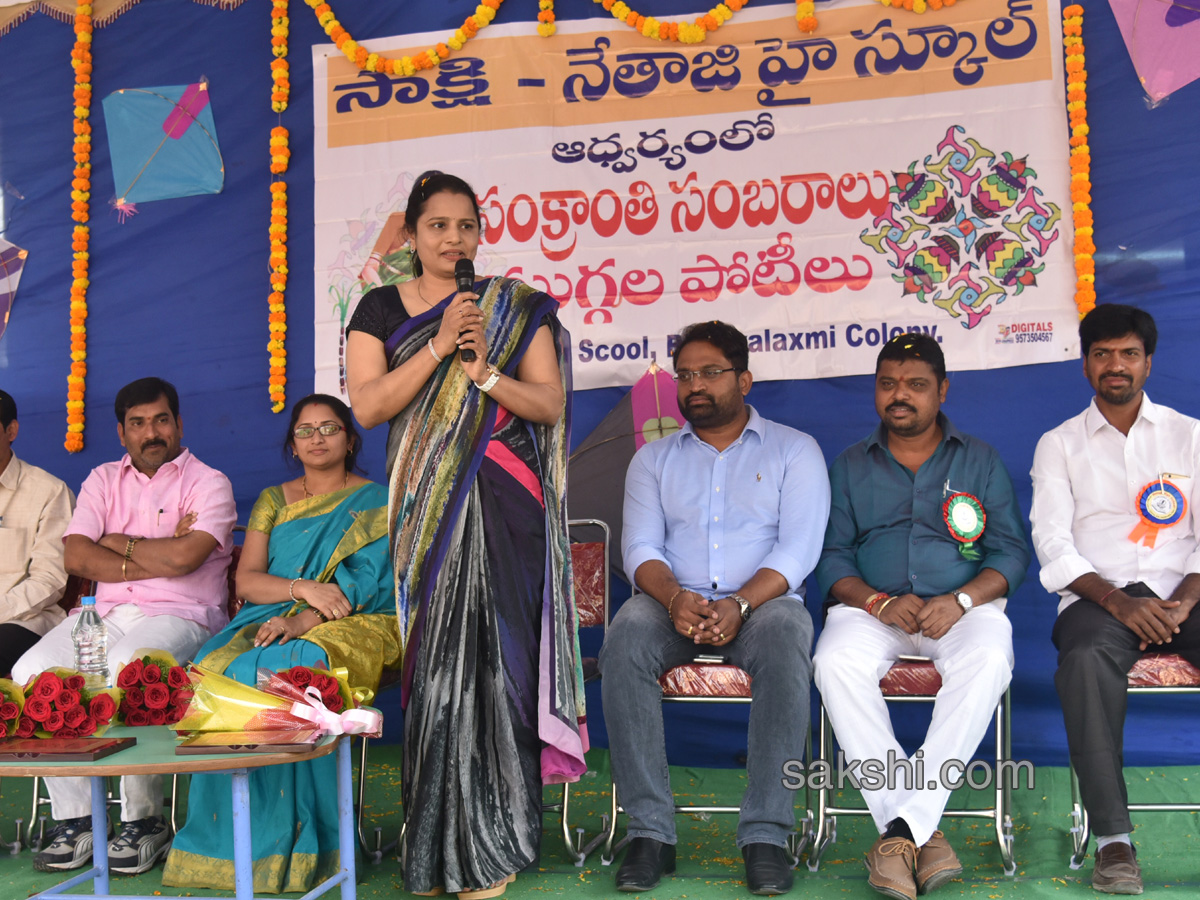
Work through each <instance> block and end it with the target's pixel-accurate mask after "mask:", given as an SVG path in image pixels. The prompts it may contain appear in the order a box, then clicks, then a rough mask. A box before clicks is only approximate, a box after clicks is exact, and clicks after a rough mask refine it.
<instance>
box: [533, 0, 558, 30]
mask: <svg viewBox="0 0 1200 900" xmlns="http://www.w3.org/2000/svg"><path fill="white" fill-rule="evenodd" d="M556 31H558V26H557V25H555V24H554V0H538V27H537V33H538V34H540V35H541V36H542V37H550V35H552V34H554V32H556Z"/></svg>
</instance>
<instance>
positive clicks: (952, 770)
mask: <svg viewBox="0 0 1200 900" xmlns="http://www.w3.org/2000/svg"><path fill="white" fill-rule="evenodd" d="M948 388H949V381H948V380H947V379H946V363H945V359H944V357H943V356H942V351H941V348H940V347H939V346H938V344H937V341H936V340H934V339H933V338H931V337H928V336H926V335H921V334H903V335H899V336H897V337H896V338H894V339H893V340H891V341H889V342H888V343H887V344H885V345H884V347H883V349H882V350H880V352H879V357H878V360H877V361H876V366H875V408H876V411H877V412H878V413H879V418H880V420H881V421H880V424H879V427H878V428H876V429H875V431H873V432H872V433H871V434H870V435H869V436H868V437H867V438H866V439H865V440H863V441H860V442H859V443H857V444H854V445H852V446H851V447H849V448H847V449H846V450H845V451H844V452H843V453H842V454H841V455H840V456H839V457H838V458H837V459H836V460H835V461H834V463H833V465H832V466H831V468H830V471H829V480H830V486H831V489H832V505H831V509H830V515H829V526H828V528H827V530H826V532H825V547H824V550H823V551H822V554H821V561H820V563H819V564H818V565H817V570H816V571H817V580H818V582H819V583H820V586H821V592H822V595H823V596H824V597H825V598H826V601H827V602H828V603H829V604H832V606H831V608H830V610H829V615H828V618H827V620H826V623H825V627H824V630H823V632H822V634H821V638H820V640H819V641H818V643H817V650H816V653H815V655H814V659H813V662H814V665H815V673H814V675H815V680H816V683H817V687H818V688H819V689H820V691H821V697H822V699H823V701H824V703H825V707H826V709H827V710H828V711H829V717H830V719H831V721H832V723H833V728H834V732H835V734H836V735H837V738H838V743H839V744H840V745H841V747H842V750H843V751H844V753H845V755H846V758H847V760H859V761H861V762H864V763H865V762H866V761H868V760H877V761H878V764H879V765H880V766H881V767H882V771H883V772H884V778H885V779H886V782H887V783H886V784H884V786H883V787H881V788H880V789H878V790H867V789H865V786H864V791H863V795H864V798H865V799H866V801H867V806H868V807H869V808H870V810H871V814H872V816H873V817H874V819H875V824H876V826H877V827H878V828H879V831H880V835H881V836H880V838H879V840H878V841H877V842H876V843H875V845H874V846H873V847H872V848H871V851H870V852H869V853H868V855H867V867H868V868H869V869H870V873H871V874H870V883H871V886H872V887H874V888H875V889H876V890H878V891H880V892H881V893H884V894H887V895H888V896H891V897H901V898H903V897H907V898H915V897H916V895H917V893H918V891H919V892H920V893H922V894H925V893H928V892H929V891H931V890H933V889H934V888H936V887H938V886H940V885H942V884H944V883H945V882H946V881H949V880H950V879H951V878H954V877H955V876H957V875H959V874H961V872H962V866H961V865H960V864H959V862H958V859H957V857H956V856H955V854H954V850H953V848H951V847H950V844H949V843H948V842H947V841H946V839H945V837H944V836H943V835H942V833H941V832H940V831H938V830H937V828H938V823H939V821H940V819H941V816H942V810H943V809H945V806H946V801H947V800H948V799H949V796H950V790H951V785H950V783H951V782H954V781H956V779H957V778H959V777H961V774H962V773H961V769H962V765H961V761H965V760H969V759H970V758H971V756H972V754H973V753H974V751H975V749H976V748H977V747H978V745H979V742H980V740H982V738H983V735H984V732H985V731H986V730H987V726H988V723H989V721H990V720H991V717H992V713H993V712H994V710H995V708H996V704H997V702H999V699H1000V696H1001V695H1002V694H1003V693H1004V690H1005V689H1006V688H1007V687H1008V682H1009V680H1010V678H1011V675H1012V665H1013V654H1012V628H1011V626H1010V625H1009V622H1008V618H1007V617H1006V616H1005V615H1004V604H1005V598H1007V597H1008V595H1009V594H1011V593H1012V592H1013V591H1014V590H1016V588H1017V586H1018V585H1019V584H1020V582H1021V579H1022V578H1023V577H1024V575H1025V570H1026V568H1027V567H1028V565H1029V558H1030V554H1029V549H1028V544H1027V541H1026V538H1025V525H1024V519H1023V517H1022V515H1021V511H1020V508H1019V507H1018V505H1017V500H1016V497H1015V495H1014V494H1013V488H1012V481H1011V479H1010V478H1009V476H1008V472H1007V471H1006V470H1005V468H1004V464H1003V463H1002V462H1001V461H1000V455H999V454H998V453H997V452H996V451H995V450H994V449H993V448H992V447H990V446H989V445H987V444H985V443H983V442H982V441H979V440H976V439H975V438H973V437H970V436H968V435H965V434H963V433H962V432H960V431H959V430H958V429H957V428H955V427H954V425H953V424H952V423H951V422H950V420H949V419H948V418H946V416H945V414H943V413H942V412H941V404H942V403H943V402H944V401H945V399H946V393H947V390H948ZM901 655H914V656H927V657H929V658H931V659H933V661H934V663H935V665H936V666H937V669H938V671H939V672H940V673H941V676H942V688H941V690H940V691H939V692H938V696H937V700H936V701H935V703H934V710H933V720H932V722H931V723H930V726H929V731H928V733H927V735H926V738H925V742H924V744H923V745H922V746H921V748H920V749H919V750H918V751H917V753H916V754H914V755H913V757H912V758H911V759H910V758H909V757H908V755H907V754H906V753H905V752H904V750H903V749H902V748H901V747H900V745H899V743H897V741H896V739H895V737H894V735H893V733H892V728H891V724H890V721H889V718H888V711H887V707H886V705H885V703H884V700H883V694H882V692H881V691H880V689H879V679H880V678H881V677H883V675H884V674H885V673H886V672H887V670H888V669H889V668H890V667H891V665H892V663H893V662H895V661H896V659H897V658H898V657H900V656H901ZM918 754H919V756H918ZM916 759H920V760H921V763H922V766H923V771H924V773H925V776H924V777H923V778H920V779H915V778H910V779H908V784H907V785H906V784H905V775H904V769H905V767H906V766H909V767H910V769H911V768H912V767H911V766H910V765H909V764H910V763H911V762H913V761H915V760H916ZM931 780H934V781H936V787H933V788H931V787H929V785H928V782H929V781H931ZM909 785H911V787H910V786H909Z"/></svg>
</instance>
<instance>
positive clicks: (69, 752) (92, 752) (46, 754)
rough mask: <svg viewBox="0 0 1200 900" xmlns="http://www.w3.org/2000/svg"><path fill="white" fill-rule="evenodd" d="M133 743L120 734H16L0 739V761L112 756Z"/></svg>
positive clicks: (86, 759) (73, 759)
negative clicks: (72, 736) (71, 735)
mask: <svg viewBox="0 0 1200 900" xmlns="http://www.w3.org/2000/svg"><path fill="white" fill-rule="evenodd" d="M136 743H137V738H135V737H124V738H103V737H99V738H95V737H87V738H16V739H15V740H11V741H0V762H17V761H19V760H29V761H31V762H88V761H94V760H97V759H103V758H104V757H106V756H112V755H113V754H114V753H119V752H120V751H121V750H124V749H126V748H128V747H132V746H133V745H134V744H136Z"/></svg>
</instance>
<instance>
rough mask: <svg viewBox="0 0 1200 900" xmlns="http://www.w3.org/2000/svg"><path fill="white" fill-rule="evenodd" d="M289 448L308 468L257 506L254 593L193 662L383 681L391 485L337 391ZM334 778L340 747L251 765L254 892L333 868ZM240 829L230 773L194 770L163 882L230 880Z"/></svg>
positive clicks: (248, 559) (249, 551)
mask: <svg viewBox="0 0 1200 900" xmlns="http://www.w3.org/2000/svg"><path fill="white" fill-rule="evenodd" d="M286 445H287V448H288V450H290V452H291V453H292V454H293V456H294V457H295V458H296V459H298V460H299V461H300V462H301V463H302V464H303V466H304V472H303V474H302V475H301V477H299V478H296V479H293V480H292V481H288V482H285V483H284V484H282V485H279V486H277V487H271V488H267V489H266V490H265V491H263V492H262V495H261V496H260V497H259V498H258V502H257V503H255V505H254V510H253V511H252V512H251V514H250V523H249V525H248V526H247V529H246V542H245V545H244V547H243V548H242V558H241V562H240V563H239V565H238V572H237V588H238V596H240V597H242V598H243V599H244V600H245V601H246V603H245V605H244V606H243V607H242V609H241V611H239V612H238V614H237V615H236V616H234V617H233V620H232V621H231V622H230V623H229V625H228V626H227V627H226V628H225V629H224V630H223V631H221V632H220V633H219V634H217V635H215V636H214V637H213V638H212V639H211V640H210V641H209V642H208V643H207V644H205V645H204V646H203V647H202V648H201V649H200V651H199V652H198V653H197V654H196V661H197V662H199V663H201V664H202V665H204V666H205V667H206V668H209V669H213V670H215V671H217V672H220V673H223V674H225V675H227V676H229V677H231V678H235V679H236V680H238V681H240V682H242V683H244V684H254V683H255V679H256V674H257V671H258V669H259V668H265V669H270V670H272V671H280V670H282V669H287V668H290V667H292V666H317V665H325V666H328V667H329V668H345V669H348V670H349V677H350V684H351V685H352V686H354V687H366V688H370V689H372V690H374V689H376V688H377V687H378V685H379V677H380V673H381V672H382V671H383V669H385V668H390V667H394V666H396V665H398V663H399V660H400V641H399V633H398V631H397V628H396V605H395V593H394V591H395V589H394V581H393V577H392V568H391V560H390V558H389V553H388V539H387V536H388V522H387V491H386V489H385V488H383V487H382V486H380V485H378V484H375V483H373V482H370V481H367V480H366V479H364V478H362V477H361V476H359V475H356V474H354V472H353V471H352V470H353V468H354V460H355V456H356V455H357V452H358V449H359V447H360V446H361V441H360V440H359V436H358V432H357V431H356V430H355V427H354V422H353V420H352V418H351V416H350V410H349V409H348V408H347V407H346V405H345V404H344V403H342V402H341V401H340V400H338V399H336V398H334V397H330V396H327V395H324V394H314V395H312V396H310V397H305V398H304V399H303V400H301V401H299V402H298V403H297V404H296V405H295V406H294V407H293V408H292V417H291V424H290V426H289V428H288V437H287V441H286ZM333 783H334V759H333V757H332V756H326V757H323V758H321V759H318V760H314V761H312V762H303V763H295V764H293V765H288V766H272V767H269V768H265V769H255V770H254V771H252V772H251V776H250V802H251V806H252V809H253V810H254V822H253V834H254V890H255V891H263V892H271V893H279V892H291V891H308V890H309V889H310V888H311V887H312V886H313V885H314V884H316V883H318V882H320V881H322V880H323V879H325V878H327V877H328V876H329V875H331V874H334V873H336V871H337V870H338V868H339V862H340V860H339V856H338V839H337V796H336V792H335V791H333V790H331V789H329V787H328V786H329V785H331V784H333ZM232 833H233V832H232V812H231V801H230V790H229V776H228V775H195V776H193V777H192V781H191V787H190V789H189V791H188V818H187V824H186V825H185V826H184V827H183V828H182V829H181V830H180V832H179V834H178V835H177V836H176V838H175V842H174V845H173V846H172V849H171V853H170V855H169V856H168V858H167V864H166V869H165V871H164V872H163V884H166V885H172V886H175V887H203V888H213V889H217V890H233V887H234V881H233V841H232Z"/></svg>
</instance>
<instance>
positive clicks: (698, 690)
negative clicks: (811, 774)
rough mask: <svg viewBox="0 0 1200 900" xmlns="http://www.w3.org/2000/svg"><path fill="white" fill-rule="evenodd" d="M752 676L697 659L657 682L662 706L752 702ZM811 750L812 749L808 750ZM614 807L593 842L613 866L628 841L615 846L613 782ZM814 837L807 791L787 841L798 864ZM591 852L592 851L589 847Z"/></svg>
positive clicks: (728, 809) (720, 809) (700, 809)
mask: <svg viewBox="0 0 1200 900" xmlns="http://www.w3.org/2000/svg"><path fill="white" fill-rule="evenodd" d="M751 680H752V679H751V678H750V675H749V673H747V672H746V671H745V670H744V669H742V668H739V667H738V666H735V665H732V664H729V663H715V662H706V661H703V660H701V659H697V661H695V662H690V663H685V664H684V665H682V666H675V667H674V668H671V669H668V670H667V671H666V672H664V673H663V674H662V675H661V676H660V677H659V679H658V683H659V686H660V687H661V688H662V692H663V696H662V699H663V703H744V704H749V703H750V699H751V692H750V686H751ZM807 750H811V747H809V748H807ZM611 787H612V804H611V807H610V809H609V812H608V813H606V814H605V816H604V825H605V830H604V832H603V833H602V834H601V835H600V836H599V837H598V838H597V839H596V841H593V845H594V844H595V843H596V842H598V841H601V840H602V841H603V842H604V852H603V854H602V855H601V862H603V863H604V865H610V864H611V863H612V861H613V859H614V858H615V856H616V854H617V852H618V851H619V850H620V849H621V847H622V846H623V845H624V844H625V841H626V840H628V839H627V838H625V839H622V840H621V841H620V842H617V843H614V841H615V838H616V833H617V816H618V814H619V813H622V812H624V811H625V810H624V808H623V807H622V806H621V805H620V804H619V803H618V802H617V785H616V781H615V779H614V780H613V781H612V784H611ZM741 811H742V808H741V807H740V806H681V805H678V804H677V805H676V806H675V813H676V814H679V813H691V814H713V813H717V814H734V815H736V814H739V813H741ZM811 835H812V810H811V809H810V808H809V806H808V791H807V789H806V790H805V805H804V815H803V816H802V817H801V819H800V829H799V831H795V832H793V833H792V834H791V835H789V838H788V850H789V852H790V853H791V856H792V862H793V864H795V863H796V862H798V860H799V858H800V854H801V853H803V852H804V848H805V846H806V845H807V844H808V842H809V839H810V837H811ZM589 849H590V848H589Z"/></svg>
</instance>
